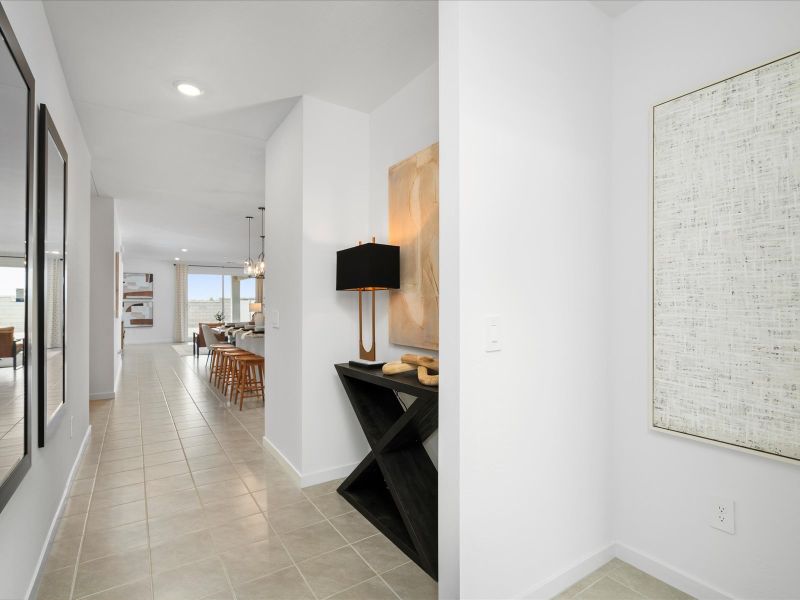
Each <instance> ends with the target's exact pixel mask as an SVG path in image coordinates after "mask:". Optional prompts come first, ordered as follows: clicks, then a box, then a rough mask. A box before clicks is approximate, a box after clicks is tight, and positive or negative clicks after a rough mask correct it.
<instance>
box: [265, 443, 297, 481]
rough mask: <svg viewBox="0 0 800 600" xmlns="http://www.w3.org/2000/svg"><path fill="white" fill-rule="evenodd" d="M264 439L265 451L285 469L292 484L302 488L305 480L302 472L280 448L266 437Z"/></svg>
mask: <svg viewBox="0 0 800 600" xmlns="http://www.w3.org/2000/svg"><path fill="white" fill-rule="evenodd" d="M262 439H263V441H264V443H263V446H264V449H265V450H266V451H267V452H269V453H270V454H271V455H272V456H273V457H274V458H275V460H277V461H278V463H279V464H280V465H281V467H283V469H284V470H285V471H286V473H287V474H288V475H289V477H291V478H292V482H293V483H294V484H295V485H296V486H297V487H301V486H300V481H301V479H302V478H303V476H302V475H301V474H300V471H298V470H297V468H296V467H295V466H294V465H293V464H292V461H290V460H289V459H288V458H286V457H285V456H284V454H283V452H281V451H280V450H278V448H277V447H276V446H275V445H274V444H273V443H272V442H270V441H269V440H268V439H267V436H266V435H265V436H264V437H263V438H262Z"/></svg>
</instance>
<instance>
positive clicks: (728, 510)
mask: <svg viewBox="0 0 800 600" xmlns="http://www.w3.org/2000/svg"><path fill="white" fill-rule="evenodd" d="M710 519H711V520H710V521H709V525H711V526H712V527H713V528H714V529H719V530H720V531H724V532H725V533H730V534H731V535H733V534H735V533H736V513H735V511H734V503H733V500H729V499H728V498H716V497H715V498H711V514H710Z"/></svg>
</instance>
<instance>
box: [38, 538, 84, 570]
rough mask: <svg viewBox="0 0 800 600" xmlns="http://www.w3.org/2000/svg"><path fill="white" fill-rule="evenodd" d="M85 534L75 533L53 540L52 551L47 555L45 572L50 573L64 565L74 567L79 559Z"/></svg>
mask: <svg viewBox="0 0 800 600" xmlns="http://www.w3.org/2000/svg"><path fill="white" fill-rule="evenodd" d="M82 539H83V536H81V535H73V536H69V537H63V536H62V537H59V538H58V539H56V540H53V544H52V545H51V546H50V553H49V554H48V555H47V562H46V563H45V566H44V572H45V573H49V572H51V571H56V570H58V569H63V568H64V567H74V566H75V563H76V562H77V561H78V551H79V550H80V547H81V540H82Z"/></svg>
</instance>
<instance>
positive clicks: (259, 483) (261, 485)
mask: <svg viewBox="0 0 800 600" xmlns="http://www.w3.org/2000/svg"><path fill="white" fill-rule="evenodd" d="M242 481H244V484H245V485H246V486H247V489H248V490H250V491H251V492H258V491H260V490H263V489H265V488H266V487H267V478H266V477H265V476H263V475H249V476H247V477H242Z"/></svg>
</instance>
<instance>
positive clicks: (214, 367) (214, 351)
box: [208, 344, 235, 381]
mask: <svg viewBox="0 0 800 600" xmlns="http://www.w3.org/2000/svg"><path fill="white" fill-rule="evenodd" d="M208 348H209V352H210V353H211V368H210V369H209V370H208V380H209V381H211V380H212V379H213V378H214V375H215V374H216V373H217V372H219V368H220V364H221V363H220V359H221V354H220V351H221V350H227V349H230V348H235V346H234V345H233V344H209V345H208Z"/></svg>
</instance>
